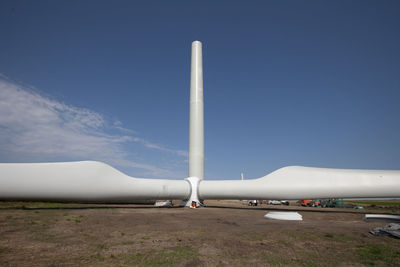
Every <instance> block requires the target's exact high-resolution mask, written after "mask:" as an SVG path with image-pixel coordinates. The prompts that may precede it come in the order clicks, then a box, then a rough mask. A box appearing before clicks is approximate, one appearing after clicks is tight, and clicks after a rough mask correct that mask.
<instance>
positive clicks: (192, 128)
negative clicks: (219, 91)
mask: <svg viewBox="0 0 400 267" xmlns="http://www.w3.org/2000/svg"><path fill="white" fill-rule="evenodd" d="M201 50H202V49H201V42H199V41H194V42H193V43H192V62H191V73H190V121H189V177H197V178H199V179H200V180H203V179H204V102H203V60H202V52H201Z"/></svg>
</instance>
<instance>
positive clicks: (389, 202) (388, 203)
mask: <svg viewBox="0 0 400 267" xmlns="http://www.w3.org/2000/svg"><path fill="white" fill-rule="evenodd" d="M345 203H348V204H355V205H363V206H372V205H375V206H382V207H388V208H389V207H400V200H346V201H345Z"/></svg>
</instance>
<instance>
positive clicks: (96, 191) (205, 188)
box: [0, 41, 400, 206]
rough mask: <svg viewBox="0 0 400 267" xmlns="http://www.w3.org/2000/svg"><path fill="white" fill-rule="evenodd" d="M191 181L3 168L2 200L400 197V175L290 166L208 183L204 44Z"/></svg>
mask: <svg viewBox="0 0 400 267" xmlns="http://www.w3.org/2000/svg"><path fill="white" fill-rule="evenodd" d="M189 124H190V126H189V177H188V178H186V179H185V180H181V181H177V180H163V179H143V178H133V177H129V176H127V175H125V174H123V173H121V172H119V171H118V170H116V169H114V168H112V167H111V166H109V165H107V164H104V163H101V162H95V161H82V162H60V163H0V199H3V200H51V201H84V202H96V201H97V202H131V201H135V200H157V199H182V200H184V201H187V204H188V205H191V204H192V202H194V203H195V205H196V206H197V205H198V204H199V202H200V201H199V200H204V199H307V198H363V197H376V198H378V197H379V198H383V197H400V171H389V170H348V169H326V168H309V167H299V166H289V167H285V168H281V169H279V170H276V171H274V172H272V173H271V174H269V175H267V176H264V177H262V178H259V179H252V180H251V179H250V180H243V179H242V180H218V181H207V180H204V105H203V69H202V47H201V42H199V41H195V42H193V43H192V64H191V80H190V123H189Z"/></svg>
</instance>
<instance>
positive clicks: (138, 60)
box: [0, 0, 400, 179]
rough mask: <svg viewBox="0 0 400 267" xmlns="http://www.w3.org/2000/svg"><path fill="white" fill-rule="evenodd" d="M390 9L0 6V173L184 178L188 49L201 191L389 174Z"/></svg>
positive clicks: (395, 10)
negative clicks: (97, 172) (196, 60)
mask: <svg viewBox="0 0 400 267" xmlns="http://www.w3.org/2000/svg"><path fill="white" fill-rule="evenodd" d="M399 14H400V3H399V2H398V1H218V2H217V1H201V2H200V1H4V0H3V1H1V2H0V74H1V76H0V161H1V162H43V161H73V160H88V159H91V160H101V161H104V162H107V163H109V164H111V165H112V166H114V167H116V168H118V169H119V170H121V171H123V172H125V173H127V174H129V175H131V176H135V177H157V178H161V177H167V178H177V179H180V178H183V177H185V176H186V175H187V150H188V128H189V126H188V120H189V101H188V100H189V78H190V77H189V71H190V47H191V42H192V41H194V40H200V41H202V42H203V64H204V97H205V156H206V161H205V165H206V170H205V175H206V179H222V178H224V179H227V178H228V179H240V173H241V172H244V173H245V178H257V177H261V176H264V175H266V174H268V173H269V172H272V171H274V170H276V169H278V168H280V167H283V166H288V165H303V166H316V167H332V168H360V169H400V140H399V136H400V134H399V133H400V50H399V47H400V34H399V29H400V16H399Z"/></svg>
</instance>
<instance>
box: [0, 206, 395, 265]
mask: <svg viewBox="0 0 400 267" xmlns="http://www.w3.org/2000/svg"><path fill="white" fill-rule="evenodd" d="M206 204H207V205H208V207H206V208H199V209H189V208H179V207H173V208H155V207H152V206H147V205H118V206H115V205H87V204H86V205H80V204H70V205H68V204H62V205H61V204H60V205H52V204H48V205H42V204H37V205H35V203H33V204H32V203H30V204H29V205H24V207H22V206H20V204H18V205H17V204H12V203H11V204H10V203H8V204H7V203H6V204H4V202H3V203H2V205H0V265H1V266H71V265H73V266H77V265H78V266H79V265H80V266H125V265H126V266H159V265H174V266H249V265H253V266H287V265H291V266H349V265H351V266H364V265H375V266H400V240H399V239H395V238H390V237H376V236H373V235H371V234H369V233H368V231H369V230H370V229H371V228H374V227H377V226H383V225H386V224H387V223H386V222H365V221H363V220H362V218H363V214H362V212H361V213H360V212H355V213H353V212H342V210H330V212H324V211H319V210H312V208H303V209H301V208H299V207H289V208H290V209H300V211H299V213H300V214H301V215H302V216H303V221H276V220H268V219H264V217H263V216H264V215H265V214H266V213H267V212H268V211H270V210H271V209H274V208H276V207H272V206H268V205H262V206H261V207H260V206H259V207H248V206H247V205H246V204H245V203H241V202H229V201H209V202H206Z"/></svg>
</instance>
